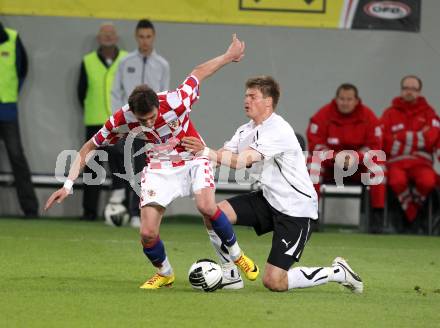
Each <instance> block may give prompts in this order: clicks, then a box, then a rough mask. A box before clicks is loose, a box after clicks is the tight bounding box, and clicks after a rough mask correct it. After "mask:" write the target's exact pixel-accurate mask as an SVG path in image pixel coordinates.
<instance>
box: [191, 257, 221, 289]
mask: <svg viewBox="0 0 440 328" xmlns="http://www.w3.org/2000/svg"><path fill="white" fill-rule="evenodd" d="M222 277H223V272H222V268H221V267H220V266H219V265H218V264H217V263H215V262H214V261H212V260H209V259H202V260H198V261H197V262H195V263H193V265H191V267H190V268H189V271H188V279H189V282H190V284H191V286H192V287H193V288H195V289H203V290H204V291H205V292H213V291H215V290H217V289H218V288H219V287H220V285H221V283H222Z"/></svg>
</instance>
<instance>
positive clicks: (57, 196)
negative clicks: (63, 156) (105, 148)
mask: <svg viewBox="0 0 440 328" xmlns="http://www.w3.org/2000/svg"><path fill="white" fill-rule="evenodd" d="M96 148H97V147H96V145H95V144H94V143H93V141H92V139H90V140H89V141H87V142H86V143H85V144H84V145H83V146H82V147H81V150H80V151H79V153H78V155H77V156H76V158H75V161H74V162H73V165H72V167H71V168H70V170H69V176H68V177H67V181H66V183H65V184H64V186H63V187H61V188H60V189H58V190H57V191H55V192H54V193H53V194H52V195H50V197H49V199H48V200H47V202H46V205H45V206H44V210H45V211H47V210H48V209H49V208H51V207H52V205H53V204H54V203H55V202H56V203H58V204H59V203H61V202H62V201H63V200H64V199H65V198H66V197H67V196H68V195H69V193H70V191H71V190H72V185H73V181H75V180H76V178H78V175H79V173H80V172H81V171H82V169H83V168H84V166H85V165H86V158H89V156H90V155H89V153H90V152H93V151H94V150H95V149H96Z"/></svg>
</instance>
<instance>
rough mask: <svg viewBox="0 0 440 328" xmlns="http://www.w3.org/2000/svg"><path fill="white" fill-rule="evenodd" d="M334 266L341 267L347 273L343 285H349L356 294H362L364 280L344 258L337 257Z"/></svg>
mask: <svg viewBox="0 0 440 328" xmlns="http://www.w3.org/2000/svg"><path fill="white" fill-rule="evenodd" d="M332 266H333V267H338V268H340V269H341V270H343V272H344V273H345V281H344V282H341V285H342V286H344V287H347V288H348V289H350V290H351V291H352V292H353V293H355V294H361V293H362V292H363V291H364V283H363V282H362V279H361V277H359V275H358V274H357V273H356V272H354V271H353V269H352V268H350V266H349V265H348V263H347V261H346V260H345V259H344V258H342V257H337V258H335V259H334V260H333V263H332Z"/></svg>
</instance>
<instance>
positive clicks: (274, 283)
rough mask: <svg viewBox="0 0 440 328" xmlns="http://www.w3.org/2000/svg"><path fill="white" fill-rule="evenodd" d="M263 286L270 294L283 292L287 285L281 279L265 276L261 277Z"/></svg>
mask: <svg viewBox="0 0 440 328" xmlns="http://www.w3.org/2000/svg"><path fill="white" fill-rule="evenodd" d="M263 286H264V287H266V288H267V289H269V290H270V291H272V292H284V291H286V290H287V285H286V283H285V282H284V280H283V279H282V278H281V277H276V276H275V275H268V274H265V275H264V277H263Z"/></svg>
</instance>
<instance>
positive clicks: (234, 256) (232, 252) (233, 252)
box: [226, 241, 242, 262]
mask: <svg viewBox="0 0 440 328" xmlns="http://www.w3.org/2000/svg"><path fill="white" fill-rule="evenodd" d="M226 247H227V248H228V252H229V256H230V257H231V260H232V261H234V262H235V261H237V260H238V259H239V258H240V256H241V254H242V251H241V248H240V246H238V241H236V242H235V243H234V245H232V246H226Z"/></svg>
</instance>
